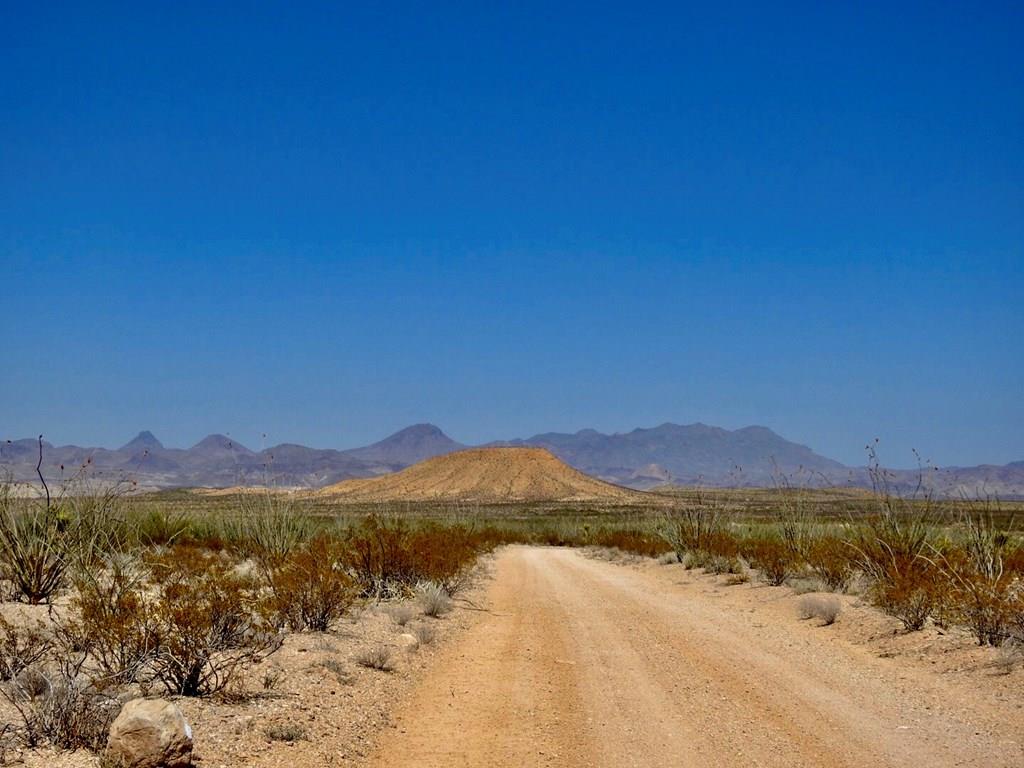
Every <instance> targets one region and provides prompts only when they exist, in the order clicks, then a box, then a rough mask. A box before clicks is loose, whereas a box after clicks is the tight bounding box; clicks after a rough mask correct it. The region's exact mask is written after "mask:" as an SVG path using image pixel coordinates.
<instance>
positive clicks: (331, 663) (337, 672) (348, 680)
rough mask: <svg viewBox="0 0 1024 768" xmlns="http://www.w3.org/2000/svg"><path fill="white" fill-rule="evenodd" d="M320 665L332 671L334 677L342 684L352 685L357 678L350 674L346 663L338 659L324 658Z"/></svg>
mask: <svg viewBox="0 0 1024 768" xmlns="http://www.w3.org/2000/svg"><path fill="white" fill-rule="evenodd" d="M319 666H320V667H322V668H323V669H326V670H327V671H328V672H330V673H331V674H332V675H333V676H334V679H335V680H337V681H338V682H339V683H341V684H342V685H352V683H353V682H354V681H355V678H353V677H352V675H351V674H349V671H348V670H347V669H345V665H344V664H342V663H341V662H340V661H338V660H337V659H324V660H323V661H321V662H320V665H319Z"/></svg>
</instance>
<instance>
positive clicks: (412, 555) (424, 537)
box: [347, 516, 493, 596]
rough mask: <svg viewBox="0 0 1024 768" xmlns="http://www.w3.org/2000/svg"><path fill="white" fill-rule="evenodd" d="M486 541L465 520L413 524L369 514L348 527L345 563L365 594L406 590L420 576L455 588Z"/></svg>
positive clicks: (461, 584) (452, 590)
mask: <svg viewBox="0 0 1024 768" xmlns="http://www.w3.org/2000/svg"><path fill="white" fill-rule="evenodd" d="M490 546H493V543H492V537H491V536H490V534H488V533H486V532H484V531H476V530H474V529H473V528H472V527H470V526H462V525H450V526H442V525H439V524H435V523H428V524H424V525H422V526H420V527H418V528H415V529H413V528H411V527H410V526H409V525H408V524H406V523H405V522H403V521H387V522H382V521H381V520H380V519H378V518H376V517H374V516H370V517H368V518H366V519H365V520H364V521H363V522H362V523H360V525H358V526H356V527H355V528H354V529H353V530H352V531H351V532H350V536H349V539H348V555H347V565H348V567H349V568H350V569H351V571H352V573H353V574H354V575H355V577H356V579H357V580H358V582H359V585H360V588H361V591H362V593H363V594H364V595H367V596H369V595H373V596H391V595H395V594H399V593H408V592H409V591H410V590H411V589H412V588H413V587H414V586H415V585H416V584H417V583H419V582H421V581H433V582H436V583H438V584H440V585H441V586H443V587H444V588H445V590H446V591H447V592H448V593H449V594H455V593H456V592H458V591H459V590H460V589H462V588H463V587H464V586H465V582H466V578H467V574H468V572H469V569H470V568H471V567H472V565H473V563H474V562H475V561H476V558H477V556H478V555H479V554H480V553H481V552H483V551H485V550H486V549H488V548H489V547H490Z"/></svg>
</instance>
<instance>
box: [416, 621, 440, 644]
mask: <svg viewBox="0 0 1024 768" xmlns="http://www.w3.org/2000/svg"><path fill="white" fill-rule="evenodd" d="M412 633H413V635H415V636H416V642H417V643H419V644H420V645H431V644H432V643H433V642H434V641H435V640H436V639H437V630H436V629H434V628H433V627H432V626H430V625H429V624H417V625H416V627H415V628H414V629H413V631H412Z"/></svg>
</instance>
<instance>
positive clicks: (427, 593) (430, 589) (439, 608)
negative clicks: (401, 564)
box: [416, 581, 452, 619]
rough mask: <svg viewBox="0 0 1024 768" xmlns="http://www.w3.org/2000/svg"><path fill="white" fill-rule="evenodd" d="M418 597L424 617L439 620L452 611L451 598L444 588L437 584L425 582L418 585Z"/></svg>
mask: <svg viewBox="0 0 1024 768" xmlns="http://www.w3.org/2000/svg"><path fill="white" fill-rule="evenodd" d="M416 597H417V599H418V600H419V602H420V607H421V608H422V609H423V615H424V616H430V617H431V618H435V619H437V618H440V617H441V616H444V615H445V614H446V613H448V612H449V611H451V609H452V599H451V596H450V595H449V594H448V592H447V590H446V589H445V588H444V587H443V586H441V585H440V584H437V583H435V582H432V581H423V582H420V583H419V584H417V585H416Z"/></svg>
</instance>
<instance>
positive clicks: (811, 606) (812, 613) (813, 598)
mask: <svg viewBox="0 0 1024 768" xmlns="http://www.w3.org/2000/svg"><path fill="white" fill-rule="evenodd" d="M842 610H843V604H842V603H840V602H839V600H838V599H837V598H835V597H832V596H830V595H804V596H803V597H801V598H800V601H799V602H798V603H797V612H798V614H799V616H800V618H801V619H820V620H821V623H822V626H826V627H827V626H829V625H831V624H835V621H836V619H837V618H839V614H840V613H842Z"/></svg>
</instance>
